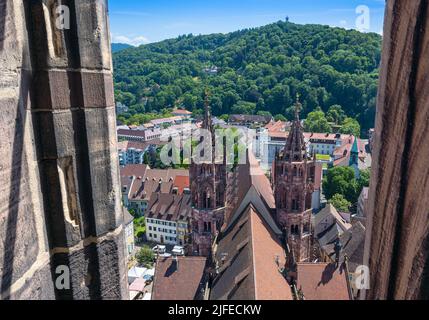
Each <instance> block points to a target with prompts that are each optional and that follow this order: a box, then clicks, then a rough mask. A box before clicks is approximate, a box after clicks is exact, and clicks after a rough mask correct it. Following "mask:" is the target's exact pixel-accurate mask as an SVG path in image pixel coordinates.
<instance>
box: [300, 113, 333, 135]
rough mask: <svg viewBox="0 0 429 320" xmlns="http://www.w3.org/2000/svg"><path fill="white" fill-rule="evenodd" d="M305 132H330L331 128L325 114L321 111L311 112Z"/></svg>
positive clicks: (306, 120)
mask: <svg viewBox="0 0 429 320" xmlns="http://www.w3.org/2000/svg"><path fill="white" fill-rule="evenodd" d="M304 127H305V130H306V131H308V132H322V133H325V132H330V131H331V126H330V125H329V123H328V120H327V119H326V117H325V113H324V112H323V111H322V110H321V109H320V108H318V109H316V111H313V112H310V113H309V114H308V116H307V119H305V121H304Z"/></svg>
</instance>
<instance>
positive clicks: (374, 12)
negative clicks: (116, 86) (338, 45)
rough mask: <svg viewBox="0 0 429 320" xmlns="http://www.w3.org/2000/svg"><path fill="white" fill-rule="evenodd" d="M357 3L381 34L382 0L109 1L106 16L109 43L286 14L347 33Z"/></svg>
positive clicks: (243, 24) (246, 24) (226, 27)
mask: <svg viewBox="0 0 429 320" xmlns="http://www.w3.org/2000/svg"><path fill="white" fill-rule="evenodd" d="M360 5H364V6H367V7H368V8H369V10H370V11H369V13H370V15H369V16H370V24H369V27H370V29H369V30H370V31H372V32H377V33H382V29H383V17H384V7H385V0H109V15H110V24H111V33H112V41H113V42H126V43H130V44H133V45H139V44H144V43H150V42H157V41H161V40H164V39H169V38H174V37H177V36H178V35H182V34H188V33H193V34H209V33H226V32H231V31H236V30H239V29H243V28H250V27H258V26H262V25H266V24H269V23H272V22H275V21H278V20H284V19H285V17H286V16H288V17H289V19H290V21H291V22H294V23H301V24H306V23H316V24H325V25H331V26H338V27H344V28H347V29H351V28H356V22H355V21H356V19H357V18H358V16H359V14H358V13H356V8H357V7H358V6H360Z"/></svg>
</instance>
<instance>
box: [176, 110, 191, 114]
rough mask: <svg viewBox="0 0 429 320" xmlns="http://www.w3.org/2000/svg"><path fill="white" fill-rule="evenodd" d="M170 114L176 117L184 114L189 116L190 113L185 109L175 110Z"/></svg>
mask: <svg viewBox="0 0 429 320" xmlns="http://www.w3.org/2000/svg"><path fill="white" fill-rule="evenodd" d="M172 114H178V115H182V114H186V115H191V114H192V112H190V111H188V110H185V109H177V110H174V111H173V112H172Z"/></svg>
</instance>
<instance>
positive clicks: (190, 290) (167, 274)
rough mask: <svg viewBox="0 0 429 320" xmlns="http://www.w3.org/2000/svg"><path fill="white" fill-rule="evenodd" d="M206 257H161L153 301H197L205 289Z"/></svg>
mask: <svg viewBox="0 0 429 320" xmlns="http://www.w3.org/2000/svg"><path fill="white" fill-rule="evenodd" d="M206 260H207V259H206V258H205V257H177V263H176V261H175V260H174V259H173V258H172V257H170V258H165V257H159V258H158V260H157V262H156V265H155V275H154V281H153V291H152V300H195V299H196V298H201V297H199V296H200V294H201V288H204V282H205V281H204V278H205V277H204V271H205V266H206Z"/></svg>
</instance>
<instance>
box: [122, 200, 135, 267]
mask: <svg viewBox="0 0 429 320" xmlns="http://www.w3.org/2000/svg"><path fill="white" fill-rule="evenodd" d="M123 210H124V228H125V248H126V253H127V258H128V259H130V258H131V257H132V256H133V255H134V247H135V246H134V217H133V216H132V215H131V214H130V213H129V212H128V210H127V209H126V208H123Z"/></svg>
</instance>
